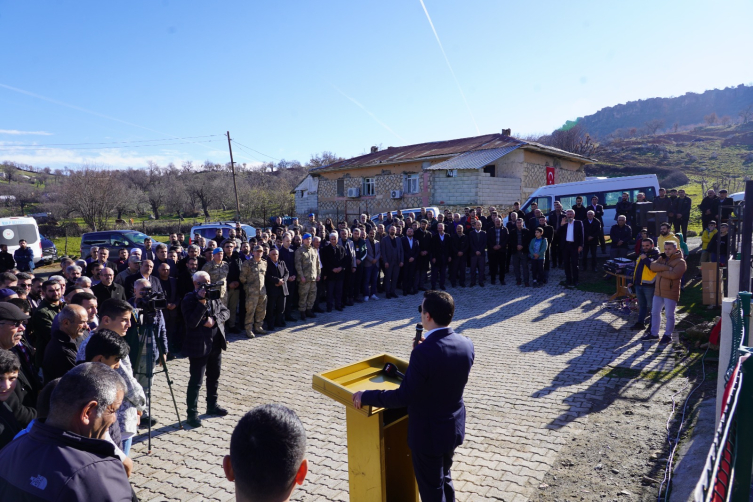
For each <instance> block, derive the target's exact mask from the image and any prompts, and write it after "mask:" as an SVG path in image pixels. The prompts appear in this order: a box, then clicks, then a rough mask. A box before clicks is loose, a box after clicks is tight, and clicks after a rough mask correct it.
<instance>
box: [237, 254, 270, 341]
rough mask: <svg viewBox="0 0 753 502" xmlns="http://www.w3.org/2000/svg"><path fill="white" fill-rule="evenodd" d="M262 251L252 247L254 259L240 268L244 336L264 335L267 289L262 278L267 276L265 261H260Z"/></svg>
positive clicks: (245, 262) (247, 261)
mask: <svg viewBox="0 0 753 502" xmlns="http://www.w3.org/2000/svg"><path fill="white" fill-rule="evenodd" d="M263 253H264V249H263V248H262V247H261V246H259V245H256V246H254V257H253V258H251V259H250V260H246V261H244V262H243V266H242V267H241V283H243V285H244V286H245V290H246V336H247V337H249V338H254V336H255V335H261V334H263V333H266V331H264V328H263V327H262V323H263V322H264V317H265V315H266V313H267V288H266V287H265V286H264V277H265V276H266V274H267V260H263V259H262V254H263Z"/></svg>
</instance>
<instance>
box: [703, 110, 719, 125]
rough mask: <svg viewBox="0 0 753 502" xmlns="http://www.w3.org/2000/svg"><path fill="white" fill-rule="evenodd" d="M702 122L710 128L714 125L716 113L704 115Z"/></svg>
mask: <svg viewBox="0 0 753 502" xmlns="http://www.w3.org/2000/svg"><path fill="white" fill-rule="evenodd" d="M703 121H704V122H706V124H707V125H710V126H712V125H714V124H716V121H717V117H716V112H711V113H709V114H708V115H704V117H703Z"/></svg>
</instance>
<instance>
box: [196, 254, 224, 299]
mask: <svg viewBox="0 0 753 502" xmlns="http://www.w3.org/2000/svg"><path fill="white" fill-rule="evenodd" d="M201 270H202V271H204V272H206V273H207V274H209V279H210V280H211V281H212V283H215V282H219V281H222V282H223V283H224V284H223V285H222V287H221V288H220V300H222V304H223V305H224V306H226V307H227V274H228V273H229V272H230V264H229V263H228V262H226V261H222V262H220V264H219V265H217V264H216V263H215V262H214V260H212V261H209V262H207V263H206V264H205V265H204V267H202V269H201Z"/></svg>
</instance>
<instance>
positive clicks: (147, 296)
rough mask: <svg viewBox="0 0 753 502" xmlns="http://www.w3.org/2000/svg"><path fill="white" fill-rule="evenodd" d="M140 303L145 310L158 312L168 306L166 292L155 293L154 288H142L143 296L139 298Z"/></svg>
mask: <svg viewBox="0 0 753 502" xmlns="http://www.w3.org/2000/svg"><path fill="white" fill-rule="evenodd" d="M138 303H139V304H140V305H141V306H142V308H143V309H144V311H145V312H156V311H158V310H165V309H166V308H167V299H166V298H165V293H163V292H161V291H160V292H156V293H155V292H154V291H153V290H152V288H143V289H142V290H141V298H139V299H138Z"/></svg>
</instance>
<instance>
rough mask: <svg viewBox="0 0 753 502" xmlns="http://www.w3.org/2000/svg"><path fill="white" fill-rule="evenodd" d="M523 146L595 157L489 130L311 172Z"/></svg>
mask: <svg viewBox="0 0 753 502" xmlns="http://www.w3.org/2000/svg"><path fill="white" fill-rule="evenodd" d="M520 147H528V148H531V149H534V150H539V151H546V152H549V153H550V154H553V155H556V156H559V157H564V158H569V159H578V160H583V161H586V162H588V163H593V162H594V160H592V159H588V158H586V157H583V156H582V155H577V154H574V153H570V152H566V151H564V150H560V149H558V148H552V147H550V146H545V145H541V144H539V143H534V142H529V141H523V140H520V139H517V138H513V137H512V136H505V135H502V134H487V135H484V136H474V137H472V138H460V139H452V140H448V141H432V142H431V143H420V144H417V145H408V146H400V147H388V148H386V149H385V150H380V151H378V152H375V153H369V154H366V155H361V156H359V157H353V158H352V159H347V160H342V161H340V162H335V163H334V164H330V165H328V166H322V167H316V168H314V169H311V170H310V171H309V172H311V173H317V172H328V171H341V170H348V169H354V168H359V167H372V166H379V165H381V164H398V163H406V162H420V161H424V160H427V159H436V158H443V157H455V156H458V155H460V154H464V153H468V152H473V151H482V150H496V149H504V148H511V149H510V150H509V151H512V150H514V149H515V148H520ZM509 151H508V153H509ZM497 158H499V157H497ZM433 168H434V167H432V169H433ZM443 169H444V168H443ZM454 169H458V168H454ZM468 169H470V168H468Z"/></svg>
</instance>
